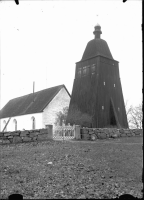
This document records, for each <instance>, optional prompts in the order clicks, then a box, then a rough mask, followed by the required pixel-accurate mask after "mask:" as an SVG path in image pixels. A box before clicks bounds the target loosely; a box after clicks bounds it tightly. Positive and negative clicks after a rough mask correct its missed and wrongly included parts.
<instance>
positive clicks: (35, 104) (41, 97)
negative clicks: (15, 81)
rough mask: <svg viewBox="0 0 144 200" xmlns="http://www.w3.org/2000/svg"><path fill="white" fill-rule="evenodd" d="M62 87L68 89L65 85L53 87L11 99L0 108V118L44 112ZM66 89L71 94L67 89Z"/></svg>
mask: <svg viewBox="0 0 144 200" xmlns="http://www.w3.org/2000/svg"><path fill="white" fill-rule="evenodd" d="M62 88H65V89H66V87H65V85H59V86H55V87H51V88H48V89H45V90H41V91H38V92H35V93H31V94H28V95H25V96H22V97H17V98H14V99H11V100H10V101H9V102H8V103H7V104H6V105H5V106H4V107H3V108H2V109H1V110H0V119H2V118H7V117H13V116H20V115H26V114H32V113H39V112H42V111H43V110H44V108H45V107H46V106H47V105H48V104H49V103H50V102H51V100H52V99H53V98H54V97H55V96H56V94H57V93H58V92H59V91H60V90H61V89H62ZM66 91H67V93H68V95H69V96H70V94H69V92H68V90H67V89H66Z"/></svg>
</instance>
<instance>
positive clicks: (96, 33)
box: [93, 24, 102, 39]
mask: <svg viewBox="0 0 144 200" xmlns="http://www.w3.org/2000/svg"><path fill="white" fill-rule="evenodd" d="M94 28H95V30H94V32H93V34H94V35H95V39H100V35H101V34H102V31H101V26H100V25H99V24H97V25H96V26H95V27H94Z"/></svg>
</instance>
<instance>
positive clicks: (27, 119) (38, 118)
mask: <svg viewBox="0 0 144 200" xmlns="http://www.w3.org/2000/svg"><path fill="white" fill-rule="evenodd" d="M32 117H34V118H35V129H40V128H43V127H42V113H35V114H28V115H21V116H15V117H12V118H11V119H10V121H9V123H8V125H7V128H6V130H7V131H15V123H14V119H15V120H16V121H17V130H23V129H25V130H31V129H32ZM8 119H9V118H3V119H1V131H2V130H3V128H4V126H5V125H4V123H3V122H4V120H5V121H6V122H7V121H8Z"/></svg>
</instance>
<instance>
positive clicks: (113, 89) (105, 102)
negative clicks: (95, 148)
mask: <svg viewBox="0 0 144 200" xmlns="http://www.w3.org/2000/svg"><path fill="white" fill-rule="evenodd" d="M93 33H94V36H95V38H94V39H93V40H91V41H89V42H88V44H87V46H86V48H85V51H84V53H83V56H82V59H81V60H80V61H79V62H77V63H76V69H75V79H74V83H73V90H72V97H71V101H70V107H69V112H68V116H69V113H70V110H71V109H72V108H73V107H77V108H78V109H79V110H80V111H81V113H86V114H88V115H89V116H91V117H92V123H91V126H92V127H94V128H104V127H117V128H120V127H121V128H128V122H127V116H126V111H125V105H124V99H123V93H122V87H121V80H120V75H119V62H118V61H116V60H114V59H113V57H112V54H111V52H110V49H109V47H108V44H107V42H106V41H105V40H103V39H101V34H102V31H101V27H100V25H99V24H97V25H96V26H95V30H94V32H93Z"/></svg>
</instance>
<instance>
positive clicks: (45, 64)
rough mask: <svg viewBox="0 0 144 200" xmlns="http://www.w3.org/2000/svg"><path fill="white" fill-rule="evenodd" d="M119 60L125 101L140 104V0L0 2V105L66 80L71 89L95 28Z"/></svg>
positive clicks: (27, 0)
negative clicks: (97, 28) (78, 63)
mask: <svg viewBox="0 0 144 200" xmlns="http://www.w3.org/2000/svg"><path fill="white" fill-rule="evenodd" d="M97 23H99V24H100V25H101V30H102V35H101V38H102V39H104V40H105V41H106V42H107V43H108V46H109V48H110V51H111V53H112V56H113V58H114V59H115V60H117V61H119V71H120V78H121V84H122V90H123V96H124V101H128V103H129V105H134V106H135V105H138V104H139V103H141V102H142V1H141V0H133V1H130V0H129V1H127V2H125V3H123V2H122V1H120V0H115V1H111V0H106V1H104V0H100V1H98V0H93V1H91V0H85V1H80V0H79V1H78V0H77V1H76V0H75V1H74V0H73V1H60V0H59V1H54V0H53V1H49V0H41V1H39V0H37V1H32V0H31V1H29V0H25V1H21V0H20V1H19V5H16V3H15V2H14V1H10V0H9V1H7V0H3V1H1V2H0V72H1V74H0V76H1V77H0V89H1V96H0V101H1V102H0V104H1V108H2V107H3V106H4V105H5V104H6V103H7V102H8V101H9V100H10V99H13V98H16V97H19V96H24V95H26V94H29V93H32V92H33V81H35V92H37V91H39V90H43V89H46V88H49V87H53V86H57V85H61V84H64V85H65V86H66V87H67V89H68V91H69V92H70V94H71V92H72V87H73V81H74V75H75V63H76V62H78V61H80V60H81V58H82V55H83V52H84V50H85V47H86V45H87V43H88V42H89V41H90V40H92V39H93V38H94V35H93V31H94V26H95V25H96V24H97Z"/></svg>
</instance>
